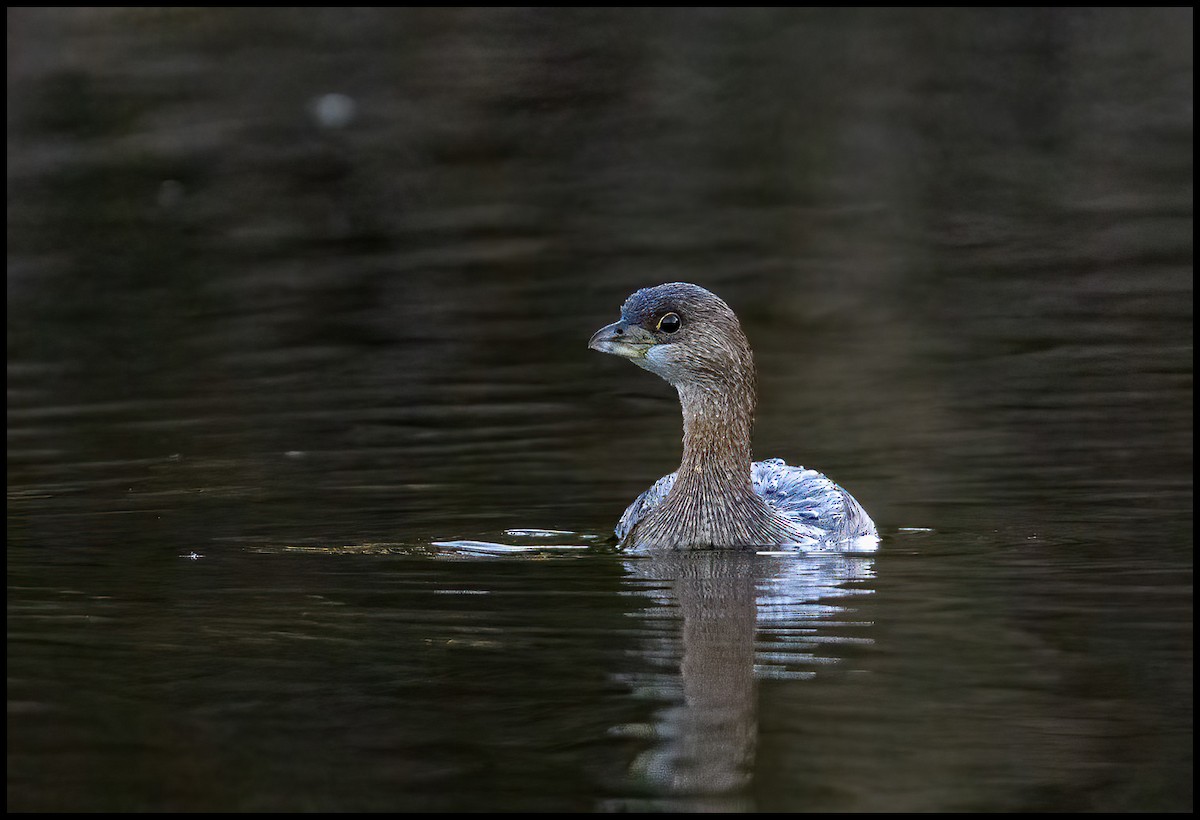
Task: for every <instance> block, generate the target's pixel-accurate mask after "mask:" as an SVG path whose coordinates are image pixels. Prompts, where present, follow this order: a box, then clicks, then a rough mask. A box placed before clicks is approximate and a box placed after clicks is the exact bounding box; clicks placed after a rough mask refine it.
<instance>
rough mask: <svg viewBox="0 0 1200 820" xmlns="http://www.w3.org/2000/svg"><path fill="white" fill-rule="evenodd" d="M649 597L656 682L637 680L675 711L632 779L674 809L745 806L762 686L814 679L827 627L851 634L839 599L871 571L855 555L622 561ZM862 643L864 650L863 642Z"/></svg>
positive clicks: (666, 713)
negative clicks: (761, 681)
mask: <svg viewBox="0 0 1200 820" xmlns="http://www.w3.org/2000/svg"><path fill="white" fill-rule="evenodd" d="M626 570H627V573H628V575H627V579H626V581H627V583H628V584H629V586H631V587H632V588H634V589H635V590H637V591H638V592H639V593H640V594H643V595H645V596H647V598H648V599H649V602H648V605H647V606H646V608H645V609H643V610H642V611H641V612H640V613H639V614H640V615H641V617H642V618H643V619H644V625H645V626H646V627H647V629H646V630H645V633H644V634H646V635H647V637H646V640H645V643H644V644H643V646H642V647H641V651H642V652H643V653H644V654H645V656H646V659H647V660H648V661H650V662H651V664H652V665H653V666H654V667H656V668H658V669H660V670H661V671H660V672H657V673H654V674H647V675H645V676H640V677H641V678H642V679H639V680H635V681H631V682H632V683H634V685H635V686H636V687H637V688H639V689H641V690H643V691H646V690H649V691H650V693H651V694H652V695H653V696H654V697H655V698H657V699H662V700H665V701H667V703H668V704H669V705H667V706H666V707H664V708H663V709H661V710H660V711H658V712H657V713H656V715H655V719H654V720H655V725H654V727H653V732H652V735H653V736H654V737H655V738H656V740H657V743H656V745H655V746H654V747H653V748H652V749H651V750H649V751H648V752H646V753H645V754H643V755H642V756H641V757H640V758H639V759H638V760H637V761H636V763H635V764H634V772H633V773H634V776H635V777H637V778H638V779H640V780H642V781H643V783H644V784H645V785H646V786H648V787H649V788H651V789H652V790H653V791H655V792H656V793H659V794H665V795H666V796H667V799H668V801H669V803H670V807H671V808H677V809H734V808H739V807H742V808H745V807H744V806H740V805H739V804H740V801H741V798H740V797H739V796H738V795H739V793H742V792H744V791H745V787H746V786H747V785H748V783H749V781H750V779H751V777H752V773H753V765H754V753H755V746H756V741H757V735H758V723H757V715H756V710H757V692H756V680H757V678H759V677H763V676H771V677H797V678H803V677H806V676H811V675H812V674H813V671H812V670H813V669H814V668H818V667H819V666H820V665H822V664H828V663H829V662H830V660H831V659H830V658H828V657H824V658H823V657H819V656H818V655H817V654H815V651H816V650H817V648H818V647H820V648H821V649H822V650H825V651H824V654H826V655H828V654H830V652H829V651H828V650H829V649H830V644H829V642H828V639H829V638H830V637H831V636H828V635H826V636H822V635H821V634H820V633H821V627H822V624H823V623H832V622H835V621H836V622H838V623H839V624H842V625H844V623H845V615H846V607H845V606H843V605H842V604H843V603H844V602H839V601H837V600H836V599H838V598H843V599H844V598H845V597H846V596H848V595H854V594H865V593H869V592H871V589H870V587H869V584H865V583H863V582H869V581H870V580H871V579H873V578H874V570H873V562H872V560H871V559H870V558H867V557H857V556H848V555H818V556H804V555H800V556H797V555H786V556H784V555H765V554H757V555H756V554H753V553H730V552H717V551H712V552H681V553H673V554H669V555H657V556H653V557H647V558H643V559H631V560H629V561H627V562H626ZM857 640H859V641H861V640H866V638H858V639H857Z"/></svg>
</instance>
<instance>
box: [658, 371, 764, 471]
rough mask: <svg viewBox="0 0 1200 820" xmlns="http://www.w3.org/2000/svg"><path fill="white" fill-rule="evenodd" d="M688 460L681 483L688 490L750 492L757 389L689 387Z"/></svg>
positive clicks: (684, 401) (684, 397)
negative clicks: (755, 391)
mask: <svg viewBox="0 0 1200 820" xmlns="http://www.w3.org/2000/svg"><path fill="white" fill-rule="evenodd" d="M679 402H680V405H681V406H682V408H683V461H682V463H681V464H680V466H679V475H678V477H677V479H676V480H677V481H678V482H681V483H682V484H683V485H684V486H685V487H704V488H707V489H711V490H725V491H726V492H740V491H743V490H749V489H750V433H751V429H752V428H753V426H754V386H753V384H752V383H750V384H747V383H746V382H745V381H734V382H731V383H728V384H715V385H684V386H681V387H680V388H679Z"/></svg>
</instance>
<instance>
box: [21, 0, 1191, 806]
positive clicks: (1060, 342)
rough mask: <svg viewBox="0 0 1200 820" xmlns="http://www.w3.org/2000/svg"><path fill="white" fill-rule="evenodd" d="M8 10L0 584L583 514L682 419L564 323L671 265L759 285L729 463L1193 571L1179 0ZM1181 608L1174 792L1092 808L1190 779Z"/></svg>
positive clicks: (967, 534) (887, 529) (735, 297)
mask: <svg viewBox="0 0 1200 820" xmlns="http://www.w3.org/2000/svg"><path fill="white" fill-rule="evenodd" d="M7 20H8V35H7V37H8V40H7V42H8V79H7V92H8V100H7V112H8V276H7V305H8V308H7V310H8V322H7V342H8V461H7V464H8V527H7V535H8V543H9V552H8V571H9V587H10V602H11V601H12V600H13V595H14V590H20V589H26V588H42V587H43V586H45V587H46V588H47V589H49V588H51V587H53V586H54V585H55V584H62V583H66V582H65V581H62V580H60V579H61V578H62V577H63V576H62V575H61V574H60V573H63V572H67V570H66V569H64V565H69V567H70V572H71V573H72V574H73V576H74V577H75V578H76V580H75V581H74V582H73V583H75V584H77V585H79V586H81V587H87V584H88V582H87V581H86V580H84V579H85V578H87V577H89V576H88V573H95V572H100V573H101V574H102V575H105V577H110V578H115V577H116V576H117V574H118V573H119V572H122V570H119V569H118V566H117V565H118V564H126V565H127V564H128V563H130V562H134V563H137V562H140V564H141V566H142V568H143V570H144V569H145V568H146V567H147V566H155V564H154V562H155V561H159V560H164V559H165V558H168V557H169V559H170V560H171V561H174V560H175V558H176V557H177V556H178V555H180V554H186V553H188V552H191V551H196V552H199V553H203V554H206V555H210V556H222V555H225V556H236V555H239V554H241V553H240V551H242V550H245V549H247V548H248V547H251V546H253V547H256V548H261V549H264V550H268V551H270V550H273V549H279V548H283V547H285V546H293V545H310V546H314V547H328V546H338V545H347V544H349V545H362V544H370V543H376V542H380V543H387V544H392V545H401V546H404V545H408V546H411V547H414V548H427V547H428V545H429V544H430V543H431V542H432V541H435V540H439V539H461V538H485V539H489V538H490V539H493V540H494V539H496V538H498V537H500V536H502V534H503V533H504V531H505V530H507V529H511V528H519V527H542V528H556V529H564V530H571V531H574V532H577V533H585V534H588V535H591V536H595V537H597V538H600V539H602V538H604V537H606V536H607V534H608V533H609V532H610V530H611V527H612V525H613V524H614V523H615V521H616V519H617V517H618V516H619V514H620V512H621V510H622V509H623V508H624V505H625V504H626V503H628V501H629V500H631V499H632V498H633V497H634V496H635V495H636V494H637V493H638V492H640V491H641V490H642V489H644V488H645V487H646V486H648V485H649V484H650V483H651V482H652V481H653V480H654V479H656V478H657V477H658V476H660V475H662V474H664V473H666V472H669V471H670V470H672V469H674V467H675V465H676V464H677V460H676V459H677V458H678V453H679V415H678V409H677V406H676V399H675V396H674V394H673V393H672V391H671V390H670V389H669V388H668V387H667V386H666V385H664V384H663V383H661V382H660V381H658V380H657V379H655V378H654V377H652V376H650V375H649V374H646V373H643V372H641V371H638V370H636V369H635V368H631V367H629V366H628V365H627V364H626V363H624V362H619V361H617V360H615V359H613V358H612V357H603V356H599V355H597V354H595V353H594V352H591V351H588V350H587V349H586V343H587V340H588V338H589V336H590V335H591V333H592V332H593V331H594V330H595V329H596V328H598V327H599V326H601V325H603V324H605V323H607V322H610V321H613V320H614V319H615V317H616V315H617V310H618V308H619V306H620V304H621V302H622V301H623V299H624V298H625V296H626V295H627V294H628V293H629V292H631V291H632V290H634V289H636V288H639V287H643V286H647V285H653V284H657V283H660V282H665V281H675V280H688V281H692V282H696V283H697V284H700V285H703V286H705V287H708V288H710V289H712V290H714V291H716V292H717V293H718V294H720V295H721V296H723V297H724V298H725V299H726V301H728V302H729V303H730V305H731V306H733V308H734V309H735V311H737V312H738V314H739V315H740V316H741V318H742V321H743V324H744V326H745V328H746V331H747V333H748V335H749V337H750V340H751V342H752V344H753V345H754V348H755V351H756V356H757V360H758V365H759V371H760V393H761V396H760V399H761V401H760V411H759V416H758V424H757V428H756V438H755V455H756V456H757V457H760V458H765V457H772V456H781V457H784V458H786V459H787V460H788V461H789V462H790V463H794V464H796V463H798V464H804V465H806V466H809V467H814V468H817V469H820V470H823V471H825V472H826V473H828V474H829V475H830V476H831V477H832V478H834V479H835V480H836V481H838V482H839V483H841V484H843V485H844V486H846V487H847V488H848V489H850V490H851V492H853V493H854V494H855V495H856V496H857V497H858V498H859V499H860V500H861V501H862V502H863V504H864V505H865V506H866V508H867V509H868V510H869V511H870V512H871V513H872V515H873V516H874V518H875V520H876V521H877V522H878V523H879V525H880V528H881V530H882V531H883V532H884V533H885V535H888V536H889V537H891V536H892V535H895V534H896V533H898V532H901V531H904V530H907V529H910V528H925V529H928V530H932V531H934V532H936V533H941V534H944V535H945V534H948V535H950V536H953V537H955V538H958V539H960V541H958V542H956V544H957V546H955V547H953V548H952V549H950V551H953V550H954V549H964V548H965V547H963V546H962V544H963V543H967V544H970V545H972V546H971V547H970V549H979V550H981V551H988V552H1003V551H1004V550H1006V549H1008V548H1012V547H1014V545H1015V546H1019V547H1020V548H1021V549H1025V548H1027V547H1028V542H1029V540H1030V539H1042V540H1043V542H1044V541H1047V540H1048V541H1049V542H1050V543H1051V544H1052V545H1053V546H1054V548H1047V549H1048V553H1046V554H1050V553H1053V554H1055V555H1062V554H1064V553H1063V551H1064V550H1065V551H1069V553H1070V554H1072V555H1075V556H1078V560H1079V561H1080V562H1082V563H1081V564H1079V565H1075V564H1072V566H1076V567H1077V568H1078V569H1080V571H1081V572H1089V571H1091V570H1090V569H1088V567H1089V564H1088V562H1090V561H1097V562H1099V563H1097V564H1091V565H1090V566H1091V567H1092V568H1093V569H1094V568H1096V567H1106V568H1107V569H1104V570H1097V571H1100V572H1102V574H1107V573H1109V572H1110V571H1112V568H1113V567H1114V566H1115V567H1119V568H1121V570H1120V571H1122V572H1123V571H1125V570H1126V569H1129V568H1130V567H1141V568H1147V567H1150V568H1157V569H1163V568H1164V567H1165V568H1169V569H1170V573H1173V574H1171V575H1170V578H1171V581H1170V583H1171V584H1172V585H1174V586H1173V587H1172V588H1173V589H1176V590H1178V589H1179V583H1180V581H1179V578H1180V576H1179V575H1178V573H1184V574H1185V575H1186V578H1187V579H1188V580H1187V581H1186V586H1187V589H1188V590H1190V571H1191V570H1190V567H1191V554H1192V532H1193V518H1192V503H1193V502H1192V471H1193V461H1192V413H1193V407H1192V372H1193V371H1192V362H1193V360H1192V328H1193V324H1192V323H1193V302H1192V293H1193V290H1192V288H1193V271H1192V265H1193V256H1192V253H1193V222H1192V203H1193V199H1192V196H1193V194H1192V191H1193V186H1192V166H1193V163H1192V157H1193V148H1192V145H1193V127H1192V110H1193V80H1192V78H1193V73H1192V44H1193V13H1192V10H1191V9H1168V10H1153V9H1138V10H1109V9H1106V10H1089V9H1023V10H995V11H979V10H944V9H943V10H926V11H913V10H855V9H837V10H807V9H759V10H753V9H737V10H715V9H659V10H620V11H618V10H595V9H591V10H589V9H577V10H543V9H525V10H515V9H418V10H385V9H350V8H347V9H326V10H319V9H303V10H301V9H271V10H247V9H236V10H234V9H225V10H222V9H10V10H9V11H8V16H7ZM931 543H933V542H931ZM1039 543H1040V542H1039ZM888 544H889V542H888V540H887V539H885V544H884V553H885V554H886V552H887V549H888ZM927 549H928V548H927ZM1022 554H1024V553H1022ZM1106 561H1107V562H1109V563H1105V562H1106ZM254 566H255V567H257V569H254V570H247V571H252V572H263V571H264V570H263V567H262V565H258V564H255V565H254ZM164 571H165V570H164ZM980 572H981V573H982V569H980ZM1052 576H1053V573H1052V574H1051V576H1048V577H1052ZM606 577H607V576H606ZM880 577H881V584H882V583H883V579H884V578H885V573H883V571H882V570H881V571H880ZM892 577H893V578H896V577H897V576H896V575H893V576H892ZM156 578H157V575H156V573H155V572H154V571H153V570H151V571H149V576H148V583H150V584H152V585H153V584H154V583H155V579H156ZM980 580H982V576H981V577H980ZM1114 582H1115V581H1114ZM1031 583H1032V582H1031ZM1047 583H1048V584H1049V586H1048V587H1047V594H1052V593H1051V592H1050V590H1051V589H1053V581H1047ZM1164 583H1166V582H1165V581H1164ZM967 586H969V582H968V583H967ZM1034 586H1036V584H1035V585H1034ZM1151 586H1153V585H1151ZM882 589H883V587H882V586H881V591H882ZM1028 592H1029V590H1028V589H1025V590H1023V591H1022V592H1021V593H1019V594H1026V593H1028ZM1014 594H1016V593H1014ZM1171 600H1172V601H1175V602H1176V603H1173V604H1171V606H1172V607H1174V608H1172V609H1171V612H1172V613H1173V615H1172V618H1174V617H1175V616H1176V615H1179V613H1180V611H1181V610H1180V609H1179V608H1178V599H1177V598H1172V599H1171ZM1158 603H1161V599H1160V598H1159V597H1158V596H1157V595H1154V594H1150V595H1148V596H1147V598H1146V599H1145V600H1144V601H1140V602H1139V603H1138V607H1141V609H1139V610H1138V611H1139V612H1141V613H1142V615H1144V616H1145V618H1144V619H1143V620H1145V621H1146V622H1150V621H1153V620H1154V617H1152V615H1151V613H1153V612H1154V611H1155V609H1154V608H1155V606H1157V605H1158ZM10 606H11V604H10ZM1035 608H1036V607H1035ZM1186 610H1187V612H1188V613H1190V597H1188V604H1187V606H1186ZM13 613H14V610H13V609H11V608H10V631H11V629H12V628H13V623H14V621H13V618H14V615H13ZM1126 614H1128V613H1122V614H1120V615H1113V617H1114V618H1116V619H1117V620H1119V621H1121V622H1123V623H1124V622H1125V620H1124V618H1125V615H1126ZM1134 620H1135V621H1136V622H1139V623H1140V622H1142V621H1139V620H1138V619H1136V618H1135V619H1134ZM1184 620H1187V622H1188V623H1189V626H1188V628H1187V630H1186V636H1185V635H1184V633H1183V632H1178V631H1175V632H1172V633H1171V635H1172V637H1171V638H1170V639H1168V640H1167V643H1166V644H1165V646H1166V647H1167V648H1164V649H1163V652H1164V655H1163V656H1162V657H1159V658H1158V659H1157V661H1147V662H1150V663H1160V664H1165V666H1162V667H1160V668H1162V669H1166V670H1168V671H1165V672H1164V678H1163V680H1165V681H1166V683H1165V684H1164V685H1165V687H1166V688H1165V690H1163V691H1166V692H1169V693H1170V694H1169V696H1167V695H1162V696H1156V697H1155V702H1156V703H1158V704H1160V705H1159V706H1154V707H1146V708H1150V709H1151V712H1152V713H1153V714H1154V715H1156V717H1155V718H1154V719H1153V720H1149V723H1150V724H1152V725H1153V726H1155V727H1158V729H1155V730H1154V731H1158V730H1159V729H1162V728H1163V727H1165V726H1167V725H1168V724H1171V723H1172V720H1171V719H1170V718H1169V716H1168V714H1167V712H1166V711H1162V712H1161V713H1160V712H1159V711H1155V710H1157V709H1160V708H1161V709H1163V710H1166V709H1168V708H1169V707H1168V705H1167V704H1180V703H1182V702H1184V701H1186V703H1187V704H1188V707H1187V709H1188V711H1187V715H1186V716H1187V720H1186V726H1187V737H1186V738H1184V737H1183V736H1181V735H1179V734H1178V733H1175V734H1170V733H1168V735H1163V734H1162V733H1161V732H1160V733H1159V734H1158V735H1156V737H1159V738H1160V739H1161V738H1162V737H1164V736H1169V739H1168V741H1164V743H1165V745H1163V746H1161V747H1157V746H1156V747H1154V748H1155V749H1157V751H1155V752H1153V753H1152V754H1151V755H1150V757H1151V758H1152V759H1153V760H1154V761H1157V762H1156V763H1154V764H1153V765H1150V769H1152V770H1153V771H1154V772H1155V777H1158V778H1159V780H1158V781H1157V782H1159V783H1160V784H1162V783H1166V784H1167V785H1166V786H1163V787H1162V788H1159V789H1158V790H1157V791H1155V789H1153V788H1150V787H1145V784H1144V783H1142V785H1139V786H1138V787H1137V788H1133V787H1130V788H1129V790H1127V791H1121V790H1120V789H1118V788H1116V787H1114V788H1113V790H1112V791H1111V793H1110V792H1105V794H1110V795H1116V794H1118V793H1119V795H1120V797H1119V798H1114V800H1115V802H1110V803H1106V804H1104V805H1107V806H1113V805H1117V806H1120V807H1126V808H1127V807H1129V806H1130V805H1133V806H1141V805H1147V804H1146V803H1145V802H1142V803H1139V802H1138V799H1137V796H1138V795H1145V794H1155V795H1157V796H1158V797H1159V798H1162V799H1161V800H1160V801H1159V802H1157V803H1154V805H1157V806H1158V807H1160V808H1173V807H1174V808H1178V807H1179V806H1181V805H1183V803H1185V802H1186V804H1187V805H1188V806H1190V800H1191V798H1190V794H1191V792H1190V789H1191V787H1190V774H1187V775H1186V777H1185V776H1184V775H1183V774H1181V772H1190V758H1187V759H1186V760H1185V759H1184V758H1183V757H1181V755H1184V754H1188V755H1190V751H1189V752H1186V753H1184V752H1182V751H1181V750H1182V749H1184V748H1185V746H1186V747H1187V748H1188V749H1190V726H1191V720H1190V692H1191V677H1190V675H1191V672H1190V669H1191V662H1190V655H1191V651H1190V616H1189V617H1188V618H1186V619H1184V618H1182V617H1181V618H1179V619H1178V620H1173V621H1172V623H1176V624H1177V625H1178V626H1179V628H1180V629H1182V628H1183V627H1182V623H1183V621H1184ZM1089 623H1091V622H1089ZM1093 627H1094V623H1092V626H1088V627H1086V628H1085V627H1084V625H1082V624H1079V623H1073V626H1071V628H1070V629H1067V632H1068V633H1070V632H1071V630H1072V629H1075V628H1078V629H1080V630H1082V632H1081V633H1080V634H1083V633H1085V632H1086V633H1090V632H1091V630H1092V628H1093ZM46 628H49V627H46ZM34 634H41V633H36V632H35V633H34ZM1071 634H1074V633H1071ZM44 637H45V636H44V635H43V636H42V637H34V638H33V639H32V640H33V641H34V643H35V645H36V644H38V642H39V641H40V640H42V639H43V638H44ZM1125 637H1126V638H1127V640H1126V641H1125V642H1118V643H1119V644H1120V645H1119V646H1117V647H1116V648H1111V647H1110V648H1111V649H1112V651H1113V652H1114V653H1115V654H1116V655H1117V656H1120V655H1121V652H1123V651H1126V650H1128V649H1129V648H1130V647H1134V646H1137V645H1142V646H1145V645H1146V644H1145V643H1144V641H1143V640H1142V637H1144V636H1138V635H1136V634H1126V635H1125ZM1160 637H1161V636H1160ZM10 638H11V635H10ZM1067 640H1068V641H1070V640H1074V639H1073V638H1071V639H1067ZM1151 643H1153V642H1151ZM1154 645H1155V646H1163V645H1160V644H1154ZM22 646H23V645H22V644H20V643H18V644H17V646H16V649H14V644H13V643H12V642H10V644H9V652H10V655H9V663H10V669H11V668H12V665H13V663H14V658H17V659H18V660H19V659H20V658H21V657H23V656H24V655H23V653H22ZM1143 660H1147V659H1145V658H1143ZM44 661H45V664H46V666H44V667H38V671H36V672H33V671H29V670H26V671H27V672H28V674H29V676H30V679H31V680H36V679H38V676H40V675H46V676H49V677H53V676H54V675H55V674H57V671H56V670H58V669H60V666H59V663H60V659H59V658H56V657H55V656H54V653H50V654H49V655H47V656H46V657H45V658H44ZM1185 669H1186V672H1185V671H1184V670H1185ZM1176 725H1177V726H1178V725H1179V724H1176ZM10 728H11V727H10ZM22 737H26V736H24V735H23V736H22ZM24 748H25V747H21V749H24ZM85 759H86V757H85ZM12 760H13V747H12V746H11V745H10V762H11V761H12ZM1166 761H1170V762H1169V763H1168V762H1166ZM18 762H19V759H18ZM1184 763H1187V764H1188V765H1187V766H1186V767H1184V765H1183V764H1184ZM10 771H11V769H10ZM31 777H34V781H33V782H36V781H37V778H36V776H32V775H31ZM1184 780H1186V781H1187V785H1186V787H1185V786H1183V785H1182V784H1183V782H1184ZM1092 785H1094V784H1092ZM1143 787H1144V788H1143ZM1089 788H1091V785H1090V786H1089ZM1121 788H1125V786H1122V787H1121ZM30 789H31V790H29V791H18V792H17V793H18V794H20V795H24V796H25V798H26V799H25V800H24V802H21V801H18V802H20V804H21V805H23V806H26V807H28V806H30V805H43V806H45V805H54V804H53V803H52V802H51V803H50V804H37V803H36V801H33V802H30V801H31V800H32V798H29V795H30V794H35V793H36V794H43V793H49V792H41V791H39V790H40V786H35V787H30ZM1138 789H1143V790H1142V791H1138ZM1185 791H1186V800H1185V799H1184V797H1183V795H1184V792H1185ZM13 794H14V792H13V791H12V788H11V781H10V801H11V799H12V795H13ZM1130 795H1133V796H1134V797H1130ZM1164 795H1165V797H1164ZM1121 800H1126V803H1121ZM91 805H95V804H94V803H93V804H91ZM907 805H909V806H912V807H916V808H929V807H935V808H937V807H941V808H944V807H946V805H947V804H939V803H938V802H937V801H932V802H926V803H921V802H920V801H917V802H915V803H910V804H907ZM955 805H957V804H955ZM984 805H992V806H994V805H995V804H994V803H991V804H988V803H986V802H985V804H984ZM1036 805H1037V803H1036V801H1034V802H1032V803H1021V804H1019V807H1022V808H1029V807H1031V806H1036ZM1059 805H1060V807H1077V804H1074V803H1071V802H1070V801H1066V802H1064V803H1062V804H1059ZM14 807H15V806H14V805H13V803H12V802H10V808H14ZM141 807H144V804H143V805H142V806H141ZM226 807H227V804H226ZM243 807H244V804H243ZM793 807H794V806H793ZM835 807H840V808H846V807H847V805H845V804H835ZM858 807H859V808H862V806H858Z"/></svg>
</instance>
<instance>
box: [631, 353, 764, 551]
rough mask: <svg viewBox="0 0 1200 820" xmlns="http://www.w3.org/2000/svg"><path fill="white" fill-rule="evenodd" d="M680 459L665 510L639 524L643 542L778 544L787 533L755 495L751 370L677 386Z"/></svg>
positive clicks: (686, 546)
mask: <svg viewBox="0 0 1200 820" xmlns="http://www.w3.org/2000/svg"><path fill="white" fill-rule="evenodd" d="M679 399H680V403H681V404H682V406H683V461H682V463H681V464H680V465H679V472H678V473H676V476H675V484H674V485H673V486H672V487H671V491H670V493H668V495H667V498H666V499H664V501H663V504H662V505H661V506H660V507H659V508H658V509H657V510H655V512H654V514H652V515H651V516H648V519H647V520H646V521H645V522H643V524H642V525H641V532H640V533H639V536H638V537H639V539H640V540H642V541H644V542H645V543H650V544H656V545H662V546H669V547H674V548H676V549H689V548H694V547H742V548H745V547H752V546H755V545H770V544H778V543H781V542H782V541H783V540H785V539H786V536H787V528H786V524H785V523H783V522H782V521H781V520H780V518H779V517H778V516H777V515H776V514H775V513H773V512H772V511H771V509H770V508H769V507H768V506H767V504H766V503H765V502H764V501H763V500H762V499H761V498H760V497H759V496H758V495H757V494H756V493H755V492H754V487H753V485H752V483H751V478H750V473H751V462H750V430H751V427H752V426H753V423H754V382H753V371H750V374H749V376H748V377H747V378H745V379H744V380H736V381H732V382H726V383H722V384H719V385H713V386H710V387H708V388H706V387H705V386H703V385H696V384H688V385H684V386H681V387H679Z"/></svg>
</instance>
